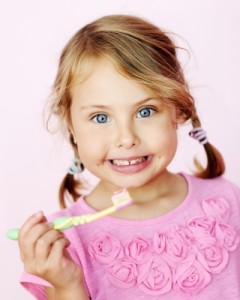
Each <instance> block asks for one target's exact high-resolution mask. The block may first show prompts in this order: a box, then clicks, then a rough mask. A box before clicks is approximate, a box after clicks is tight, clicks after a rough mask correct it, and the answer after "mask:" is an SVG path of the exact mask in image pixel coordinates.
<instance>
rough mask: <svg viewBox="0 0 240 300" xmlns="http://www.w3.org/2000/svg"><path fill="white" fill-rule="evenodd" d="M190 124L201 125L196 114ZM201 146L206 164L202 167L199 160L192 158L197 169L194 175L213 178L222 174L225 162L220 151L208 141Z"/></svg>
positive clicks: (197, 126) (196, 126) (194, 126)
mask: <svg viewBox="0 0 240 300" xmlns="http://www.w3.org/2000/svg"><path fill="white" fill-rule="evenodd" d="M192 125H193V128H199V127H201V122H200V120H199V118H198V116H197V115H195V116H194V117H193V118H192ZM203 147H204V150H205V152H206V155H207V166H206V168H203V166H202V165H201V164H200V163H199V161H198V160H197V159H196V158H194V164H195V166H196V168H197V170H198V172H196V173H195V175H196V176H197V177H200V178H214V177H218V176H220V175H222V174H223V173H224V172H225V163H224V160H223V157H222V155H221V153H220V152H219V151H218V150H217V148H215V147H214V146H213V145H212V144H210V143H209V142H206V143H205V144H204V145H203Z"/></svg>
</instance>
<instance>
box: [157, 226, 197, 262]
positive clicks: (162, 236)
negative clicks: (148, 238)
mask: <svg viewBox="0 0 240 300" xmlns="http://www.w3.org/2000/svg"><path fill="white" fill-rule="evenodd" d="M184 237H185V238H184ZM190 239H192V237H191V235H190V234H189V231H188V230H187V228H185V227H181V230H180V228H179V227H173V228H172V229H171V230H170V231H169V232H164V233H161V232H158V233H156V234H155V235H154V239H153V240H154V250H155V252H156V253H157V254H159V255H161V257H162V258H163V259H164V260H165V261H166V262H167V264H169V266H171V267H174V266H175V265H176V264H177V263H178V262H180V261H182V260H184V259H185V258H186V256H187V254H188V249H189V244H188V241H189V240H190Z"/></svg>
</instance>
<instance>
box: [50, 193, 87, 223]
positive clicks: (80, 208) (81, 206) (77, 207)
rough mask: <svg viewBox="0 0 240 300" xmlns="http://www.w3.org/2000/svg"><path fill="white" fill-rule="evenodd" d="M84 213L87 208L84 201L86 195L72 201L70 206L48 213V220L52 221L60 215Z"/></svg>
mask: <svg viewBox="0 0 240 300" xmlns="http://www.w3.org/2000/svg"><path fill="white" fill-rule="evenodd" d="M83 213H86V210H85V202H84V196H81V197H79V199H78V200H77V201H76V202H73V203H71V204H70V205H69V206H68V207H66V208H64V209H59V210H57V211H55V212H53V213H51V214H49V215H48V217H47V218H48V221H52V220H54V219H56V218H59V217H65V216H66V217H68V216H69V217H71V216H75V215H81V214H83Z"/></svg>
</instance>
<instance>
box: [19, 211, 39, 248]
mask: <svg viewBox="0 0 240 300" xmlns="http://www.w3.org/2000/svg"><path fill="white" fill-rule="evenodd" d="M43 217H44V215H43V212H42V211H39V212H37V213H35V214H34V215H32V216H31V217H29V218H28V219H27V220H26V222H25V223H24V224H23V225H22V227H21V229H20V230H19V239H18V241H19V243H21V240H22V239H23V237H24V236H25V234H26V233H27V232H28V231H29V229H30V228H31V227H32V226H33V225H35V224H37V223H39V222H40V221H41V220H42V219H43Z"/></svg>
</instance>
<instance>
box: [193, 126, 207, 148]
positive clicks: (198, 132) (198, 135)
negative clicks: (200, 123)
mask: <svg viewBox="0 0 240 300" xmlns="http://www.w3.org/2000/svg"><path fill="white" fill-rule="evenodd" d="M189 135H190V136H191V137H192V138H194V139H195V140H197V141H199V143H200V144H201V145H205V144H206V143H208V139H207V133H206V131H205V130H203V129H202V127H197V128H193V129H192V130H191V131H190V132H189Z"/></svg>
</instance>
